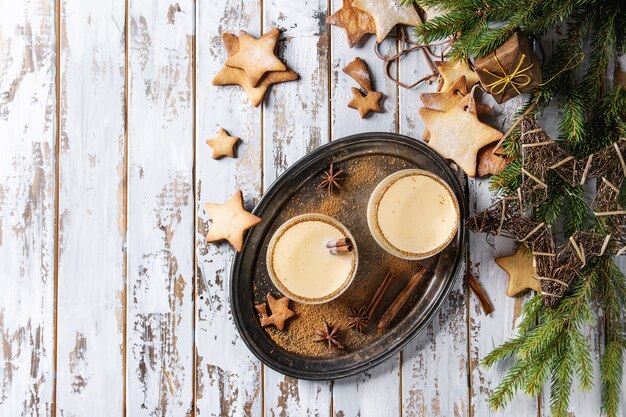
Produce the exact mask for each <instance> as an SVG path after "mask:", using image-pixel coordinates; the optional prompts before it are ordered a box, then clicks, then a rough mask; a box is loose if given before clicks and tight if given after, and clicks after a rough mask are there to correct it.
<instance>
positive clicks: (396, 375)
mask: <svg viewBox="0 0 626 417" xmlns="http://www.w3.org/2000/svg"><path fill="white" fill-rule="evenodd" d="M331 3H332V9H331V10H330V11H329V13H332V12H335V11H336V10H337V9H339V8H341V6H342V0H333V1H332V2H331ZM330 28H332V31H331V34H330V35H331V36H330V39H331V61H330V64H331V72H330V75H331V80H330V82H331V84H330V99H331V118H332V119H331V129H332V134H331V136H332V139H333V140H334V139H340V138H342V137H344V136H348V135H353V134H356V133H360V132H393V133H397V132H398V111H399V110H398V105H397V104H398V103H397V98H398V95H397V87H396V84H394V83H393V82H391V81H390V80H388V79H387V77H385V75H384V68H383V63H382V61H381V60H380V59H379V58H378V57H377V56H376V54H375V53H374V49H373V48H374V44H375V41H376V39H375V37H374V36H370V37H369V38H368V39H364V40H363V41H362V42H361V45H359V46H356V47H355V48H350V47H349V46H348V41H347V39H346V34H345V31H344V30H343V29H341V28H337V27H332V26H331V27H330ZM381 49H382V50H389V51H391V53H395V51H396V46H395V41H394V40H393V39H389V40H387V41H385V43H384V45H381ZM356 57H360V58H361V59H363V60H364V61H365V62H366V63H367V64H368V66H369V68H370V74H371V76H372V82H373V88H374V89H375V90H376V91H381V92H383V94H384V95H385V98H384V101H383V113H371V114H370V115H369V116H368V117H366V118H365V119H361V116H360V115H359V113H358V111H357V110H355V109H351V108H349V107H348V102H349V101H350V99H351V98H352V91H351V88H352V87H358V84H357V83H356V81H354V80H353V79H352V78H350V77H349V76H348V75H347V74H345V73H344V72H343V71H342V70H343V68H344V67H345V66H346V65H348V63H350V62H352V60H354V58H356ZM333 413H334V415H336V416H357V415H359V416H362V417H367V416H392V415H399V413H400V355H399V354H398V355H395V356H394V357H393V358H390V359H389V360H388V361H386V362H385V363H383V364H381V365H379V366H377V367H376V368H374V369H371V370H370V371H367V372H363V373H361V374H359V375H356V376H354V377H350V378H344V379H341V380H337V381H335V383H334V384H333Z"/></svg>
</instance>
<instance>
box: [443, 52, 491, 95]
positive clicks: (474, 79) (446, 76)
mask: <svg viewBox="0 0 626 417" xmlns="http://www.w3.org/2000/svg"><path fill="white" fill-rule="evenodd" d="M435 65H436V66H437V68H438V69H439V73H440V74H441V81H440V83H439V90H440V91H445V90H447V89H448V88H450V86H451V85H452V84H454V82H455V81H456V80H458V78H459V77H460V76H462V75H464V76H465V83H466V86H467V89H468V90H469V89H470V88H472V87H473V86H474V84H477V83H479V82H480V80H479V79H478V74H477V73H476V71H474V70H473V69H472V68H471V67H470V66H469V63H468V62H467V61H466V60H463V59H461V60H458V61H454V62H453V61H437V62H435Z"/></svg>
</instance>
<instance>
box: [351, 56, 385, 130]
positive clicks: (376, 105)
mask: <svg viewBox="0 0 626 417" xmlns="http://www.w3.org/2000/svg"><path fill="white" fill-rule="evenodd" d="M343 72H345V73H346V74H348V75H349V76H350V77H352V78H353V79H354V81H356V82H357V83H359V85H360V86H361V87H362V88H363V90H365V93H363V91H361V90H360V89H359V88H356V87H352V99H351V100H350V102H349V103H348V107H350V108H351V109H356V110H358V111H359V114H360V115H361V119H363V118H365V117H366V116H367V115H368V114H369V113H370V112H376V113H380V112H381V108H380V101H381V100H382V98H383V93H381V92H379V91H374V88H373V87H372V78H371V76H370V71H369V68H368V66H367V64H366V63H365V61H363V60H362V59H361V58H355V59H354V61H352V62H350V63H349V64H348V65H346V67H345V68H344V69H343Z"/></svg>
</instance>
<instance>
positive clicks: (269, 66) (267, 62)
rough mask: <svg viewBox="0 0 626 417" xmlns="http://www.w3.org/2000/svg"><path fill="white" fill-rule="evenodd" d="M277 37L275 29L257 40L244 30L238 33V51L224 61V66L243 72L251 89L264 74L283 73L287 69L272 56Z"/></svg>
mask: <svg viewBox="0 0 626 417" xmlns="http://www.w3.org/2000/svg"><path fill="white" fill-rule="evenodd" d="M279 35H280V32H279V31H278V29H276V28H274V29H271V30H270V31H269V32H267V33H266V34H264V35H263V36H261V37H260V38H259V39H256V38H255V37H254V36H252V35H249V34H248V33H247V32H246V31H244V30H241V31H239V51H237V53H235V54H234V55H233V56H231V57H229V58H228V59H227V60H226V65H227V66H229V67H235V68H240V69H242V70H244V71H245V73H246V76H247V77H248V80H249V81H250V84H252V86H253V87H256V86H257V85H258V84H259V81H260V80H261V77H263V75H264V74H265V73H266V72H269V71H285V70H286V69H287V67H286V66H285V64H283V62H282V61H281V60H280V59H278V57H277V56H276V55H275V54H274V50H275V49H276V43H277V42H278V36H279Z"/></svg>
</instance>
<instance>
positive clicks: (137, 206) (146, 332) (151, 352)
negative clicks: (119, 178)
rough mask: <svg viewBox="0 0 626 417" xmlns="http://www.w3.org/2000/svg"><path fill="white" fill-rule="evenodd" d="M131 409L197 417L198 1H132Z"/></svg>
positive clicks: (140, 413) (138, 412) (130, 411)
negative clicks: (195, 75)
mask: <svg viewBox="0 0 626 417" xmlns="http://www.w3.org/2000/svg"><path fill="white" fill-rule="evenodd" d="M128 10H129V16H128V17H129V19H128V21H129V36H130V38H129V48H130V49H129V51H128V54H129V66H128V71H129V73H128V80H129V109H128V111H129V113H128V149H129V150H128V152H129V154H128V159H129V168H128V169H129V173H128V175H129V180H128V193H129V198H128V213H129V214H128V275H129V277H128V324H127V326H128V332H127V333H128V336H127V351H128V356H127V367H128V368H127V375H128V383H127V387H128V394H127V395H128V398H127V412H128V415H133V416H154V415H158V416H184V415H190V414H193V381H194V374H195V372H194V369H193V356H194V346H193V324H194V302H193V298H192V288H193V286H194V264H193V262H194V255H193V254H194V247H195V239H194V236H195V234H194V223H195V222H194V195H193V190H192V189H193V154H194V146H195V144H194V131H193V122H194V106H193V104H194V91H193V70H192V68H193V36H194V26H193V24H194V13H195V12H194V3H193V1H191V0H187V1H183V0H181V1H179V2H178V3H174V4H168V3H160V2H158V3H157V2H153V1H150V0H131V1H130V3H129V6H128Z"/></svg>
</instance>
